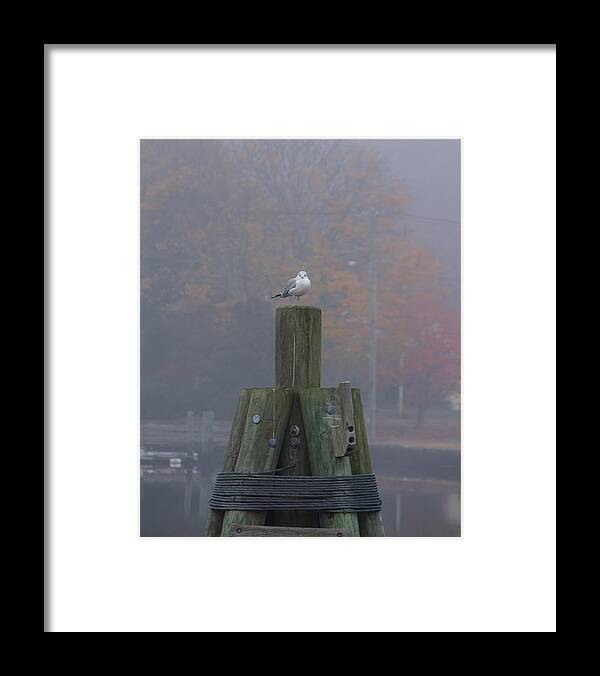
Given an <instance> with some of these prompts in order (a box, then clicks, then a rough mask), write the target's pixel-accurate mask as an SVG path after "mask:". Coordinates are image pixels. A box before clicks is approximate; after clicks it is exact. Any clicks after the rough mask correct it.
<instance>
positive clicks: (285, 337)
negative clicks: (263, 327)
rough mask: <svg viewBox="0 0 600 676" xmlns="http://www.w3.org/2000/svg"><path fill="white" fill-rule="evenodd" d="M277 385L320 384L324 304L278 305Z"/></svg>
mask: <svg viewBox="0 0 600 676" xmlns="http://www.w3.org/2000/svg"><path fill="white" fill-rule="evenodd" d="M275 386H276V387H289V388H292V389H293V390H298V389H301V388H304V387H321V308H318V307H312V306H310V305H308V306H306V305H300V306H295V307H294V306H289V307H279V308H277V310H276V312H275Z"/></svg>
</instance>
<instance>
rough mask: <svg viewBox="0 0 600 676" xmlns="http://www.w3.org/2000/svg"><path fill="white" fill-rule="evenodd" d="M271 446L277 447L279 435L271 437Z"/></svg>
mask: <svg viewBox="0 0 600 676" xmlns="http://www.w3.org/2000/svg"><path fill="white" fill-rule="evenodd" d="M269 446H270V447H271V448H277V437H271V438H270V439H269Z"/></svg>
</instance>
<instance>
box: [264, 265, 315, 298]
mask: <svg viewBox="0 0 600 676" xmlns="http://www.w3.org/2000/svg"><path fill="white" fill-rule="evenodd" d="M309 289H310V279H309V278H308V275H307V274H306V272H304V270H300V272H299V273H298V274H297V275H296V276H295V277H294V278H293V279H290V280H289V282H288V283H287V284H286V285H285V288H284V290H283V291H282V292H281V293H276V294H275V295H274V296H271V298H279V297H281V298H290V297H291V298H293V297H294V296H295V297H296V298H299V297H300V296H303V295H304V294H305V293H306V292H307V291H308V290H309Z"/></svg>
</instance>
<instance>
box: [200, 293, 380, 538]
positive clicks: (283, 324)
mask: <svg viewBox="0 0 600 676" xmlns="http://www.w3.org/2000/svg"><path fill="white" fill-rule="evenodd" d="M274 470H278V472H277V476H279V477H282V479H284V478H285V477H286V476H287V477H295V476H297V477H310V476H314V477H343V476H351V475H352V474H372V466H371V458H370V453H369V447H368V445H367V440H366V430H365V427H364V415H363V410H362V402H361V400H360V393H359V392H358V390H355V389H352V387H351V384H350V382H349V381H346V382H343V383H340V385H339V386H338V387H321V310H320V309H319V308H315V307H306V306H296V307H292V306H290V307H282V308H278V309H277V311H276V319H275V387H274V388H257V389H250V390H242V394H241V396H240V400H239V403H238V407H237V410H236V413H235V417H234V420H233V424H232V429H231V435H230V439H229V445H228V447H227V449H226V452H225V463H224V467H223V472H234V473H235V474H236V475H237V474H239V475H241V476H240V477H237V476H233V477H231V478H228V479H226V478H223V479H222V480H223V481H226V480H227V481H233V482H234V483H233V485H234V488H233V489H231V490H230V491H229V492H228V491H227V490H225V489H223V490H222V491H221V492H220V494H219V498H218V500H217V501H216V502H214V503H213V504H215V506H219V507H220V509H211V510H210V513H209V519H208V525H207V530H206V535H208V536H218V535H222V536H236V535H238V536H245V535H284V536H290V535H292V536H293V535H298V536H309V535H310V534H311V532H310V531H309V530H308V529H310V528H314V527H316V526H320V527H321V528H322V529H326V532H327V534H328V535H330V536H340V535H342V534H343V535H350V536H358V535H367V536H374V535H383V527H382V521H381V515H380V513H379V512H360V511H359V510H358V511H349V512H327V511H325V512H321V511H318V512H317V511H303V510H302V509H301V508H300V509H290V510H289V511H287V510H288V505H289V501H288V502H286V504H285V505H283V504H282V505H280V507H283V509H276V508H275V506H274V505H273V500H272V499H267V498H265V497H264V496H265V494H264V493H262V497H261V495H260V494H259V495H258V496H257V498H256V500H257V501H256V504H254V505H253V509H252V508H250V509H235V500H236V499H241V496H243V495H244V494H246V493H247V491H248V490H249V489H248V487H246V488H244V478H243V474H253V475H256V474H257V473H271V472H273V471H274ZM258 479H259V480H261V481H263V479H262V477H258ZM256 480H257V479H252V481H256ZM286 480H287V481H288V483H289V482H290V481H291V482H292V483H293V485H294V486H298V484H297V483H296V480H295V479H291V480H290V479H286ZM367 480H368V479H367ZM250 481H251V480H250V479H249V480H248V481H247V482H246V484H248V482H250ZM298 481H303V479H299V480H298ZM360 481H364V478H361V479H360ZM371 481H373V480H372V479H371ZM264 485H265V484H262V486H264ZM277 485H278V486H281V482H277ZM335 485H336V486H339V485H340V484H339V483H338V482H337V481H336V482H335ZM230 486H231V484H230ZM296 490H297V489H296ZM292 492H293V491H292ZM342 494H343V495H346V493H345V492H343V493H342ZM267 495H268V493H267ZM306 495H307V494H306V493H304V492H303V493H302V498H303V499H306V497H305V496H306ZM308 495H309V496H310V492H309V493H308ZM338 495H339V493H338ZM328 497H329V500H328V501H327V500H326V501H324V502H323V503H319V506H321V505H327V506H330V507H331V506H332V505H333V504H335V503H334V502H332V499H331V496H330V495H329V496H328ZM230 499H231V500H232V503H231V504H232V509H231V510H229V500H230ZM336 499H338V500H339V498H336ZM261 500H262V501H261ZM246 504H248V505H249V504H250V503H246ZM264 504H266V505H268V506H269V508H270V509H272V511H269V512H266V511H259V509H260V508H259V505H260V506H262V505H264ZM346 505H348V506H349V504H348V502H347V499H345V500H344V501H343V502H342V503H341V504H340V503H339V502H338V503H337V505H336V506H337V509H340V508H341V509H344V508H346ZM295 506H296V507H299V506H300V504H297V505H295ZM302 506H304V504H303V505H302ZM315 506H316V505H315ZM332 508H334V507H332ZM317 509H318V508H317ZM225 510H227V511H225ZM322 534H323V535H325V532H323V533H322Z"/></svg>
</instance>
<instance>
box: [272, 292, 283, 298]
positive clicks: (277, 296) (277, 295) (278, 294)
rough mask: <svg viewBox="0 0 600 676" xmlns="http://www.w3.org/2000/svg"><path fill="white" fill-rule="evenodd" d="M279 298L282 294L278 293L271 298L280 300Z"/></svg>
mask: <svg viewBox="0 0 600 676" xmlns="http://www.w3.org/2000/svg"><path fill="white" fill-rule="evenodd" d="M279 296H281V294H280V293H276V294H275V295H274V296H271V298H279Z"/></svg>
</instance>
